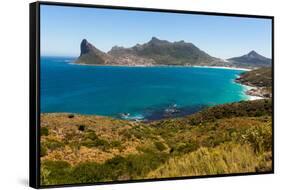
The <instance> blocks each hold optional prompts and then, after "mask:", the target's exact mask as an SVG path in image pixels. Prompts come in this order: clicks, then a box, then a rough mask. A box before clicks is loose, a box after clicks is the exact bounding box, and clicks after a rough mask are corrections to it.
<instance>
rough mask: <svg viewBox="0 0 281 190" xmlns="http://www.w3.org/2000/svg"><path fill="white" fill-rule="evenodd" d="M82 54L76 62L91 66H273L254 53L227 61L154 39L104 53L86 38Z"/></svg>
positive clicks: (190, 46) (181, 44)
mask: <svg viewBox="0 0 281 190" xmlns="http://www.w3.org/2000/svg"><path fill="white" fill-rule="evenodd" d="M80 49H81V53H80V56H79V57H78V58H77V60H76V61H75V63H80V64H92V65H129V66H136V65H142V66H153V65H186V66H226V67H247V68H248V67H262V66H270V65H271V60H270V59H268V58H265V57H263V56H261V55H259V54H257V53H256V52H254V51H252V52H250V53H249V54H247V55H244V56H241V57H235V58H231V59H228V60H227V61H225V60H222V59H219V58H216V57H212V56H210V55H209V54H207V53H206V52H204V51H202V50H200V49H199V48H198V47H196V46H195V45H194V44H192V43H186V42H184V41H178V42H169V41H166V40H160V39H157V38H156V37H152V38H151V40H150V41H149V42H147V43H144V44H137V45H135V46H133V47H130V48H124V47H119V46H114V47H112V49H111V50H110V51H109V52H107V53H105V52H103V51H101V50H99V49H98V48H96V47H95V46H94V45H92V44H91V43H89V42H88V41H87V40H86V39H83V40H82V42H81V45H80Z"/></svg>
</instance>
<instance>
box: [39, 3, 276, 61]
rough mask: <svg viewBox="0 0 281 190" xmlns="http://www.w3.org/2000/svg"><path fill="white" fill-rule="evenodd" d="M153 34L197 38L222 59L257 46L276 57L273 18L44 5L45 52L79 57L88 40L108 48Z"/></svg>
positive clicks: (203, 47)
mask: <svg viewBox="0 0 281 190" xmlns="http://www.w3.org/2000/svg"><path fill="white" fill-rule="evenodd" d="M152 36H155V37H157V38H159V39H165V40H168V41H180V40H184V41H186V42H192V43H193V44H195V45H196V46H197V47H199V48H200V49H201V50H203V51H205V52H207V53H208V54H210V55H212V56H215V57H220V58H230V57H235V56H240V55H243V54H246V53H248V52H249V51H251V50H255V51H257V52H258V53H260V54H262V55H264V56H266V57H269V58H271V20H269V19H256V18H240V17H224V16H206V15H192V14H178V13H177V14H175V13H156V12H143V11H127V10H109V9H95V8H78V7H63V6H53V5H41V55H53V56H79V54H80V43H81V41H82V39H84V38H85V39H87V40H88V41H89V42H91V43H92V44H93V45H95V46H96V47H97V48H98V49H100V50H102V51H105V52H107V51H109V50H110V49H111V47H112V46H115V45H118V46H124V47H131V46H134V45H135V44H137V43H139V44H142V43H145V42H147V41H149V40H150V39H151V37H152Z"/></svg>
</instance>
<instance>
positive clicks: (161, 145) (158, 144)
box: [154, 141, 166, 151]
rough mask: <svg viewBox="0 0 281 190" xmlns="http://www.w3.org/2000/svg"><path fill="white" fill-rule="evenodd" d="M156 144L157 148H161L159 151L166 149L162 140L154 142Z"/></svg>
mask: <svg viewBox="0 0 281 190" xmlns="http://www.w3.org/2000/svg"><path fill="white" fill-rule="evenodd" d="M154 145H155V147H156V148H157V150H159V151H163V150H166V146H165V145H164V144H163V143H162V142H160V141H156V142H154Z"/></svg>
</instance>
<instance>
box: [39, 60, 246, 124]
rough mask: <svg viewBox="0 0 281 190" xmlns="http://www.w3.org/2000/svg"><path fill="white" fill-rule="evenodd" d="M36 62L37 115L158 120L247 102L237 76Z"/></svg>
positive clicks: (217, 72)
mask: <svg viewBox="0 0 281 190" xmlns="http://www.w3.org/2000/svg"><path fill="white" fill-rule="evenodd" d="M73 61H74V58H67V57H41V79H40V86H41V112H71V113H80V114H96V115H104V116H113V117H120V118H124V119H149V120H154V119H160V118H165V117H175V116H182V115H187V114H191V113H194V112H196V111H198V110H200V109H202V108H204V107H206V106H212V105H217V104H223V103H228V102H236V101H240V100H246V99H248V96H247V95H245V93H244V92H245V87H243V86H242V85H240V84H237V83H235V82H234V79H235V78H236V77H237V75H238V74H239V73H241V72H243V71H238V70H229V69H214V68H194V67H168V66H167V67H164V66H161V67H117V66H86V65H77V64H72V62H73Z"/></svg>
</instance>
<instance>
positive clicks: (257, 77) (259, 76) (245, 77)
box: [236, 67, 272, 98]
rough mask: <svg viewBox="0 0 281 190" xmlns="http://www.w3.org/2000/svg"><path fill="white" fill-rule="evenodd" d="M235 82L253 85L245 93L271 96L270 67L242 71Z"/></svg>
mask: <svg viewBox="0 0 281 190" xmlns="http://www.w3.org/2000/svg"><path fill="white" fill-rule="evenodd" d="M236 82H238V83H241V84H244V85H247V86H251V87H253V88H252V89H250V90H249V91H248V92H247V94H249V95H254V96H260V97H263V98H270V97H272V68H271V67H266V68H260V69H256V70H252V71H248V72H244V73H242V74H241V75H240V76H239V78H237V79H236Z"/></svg>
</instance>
